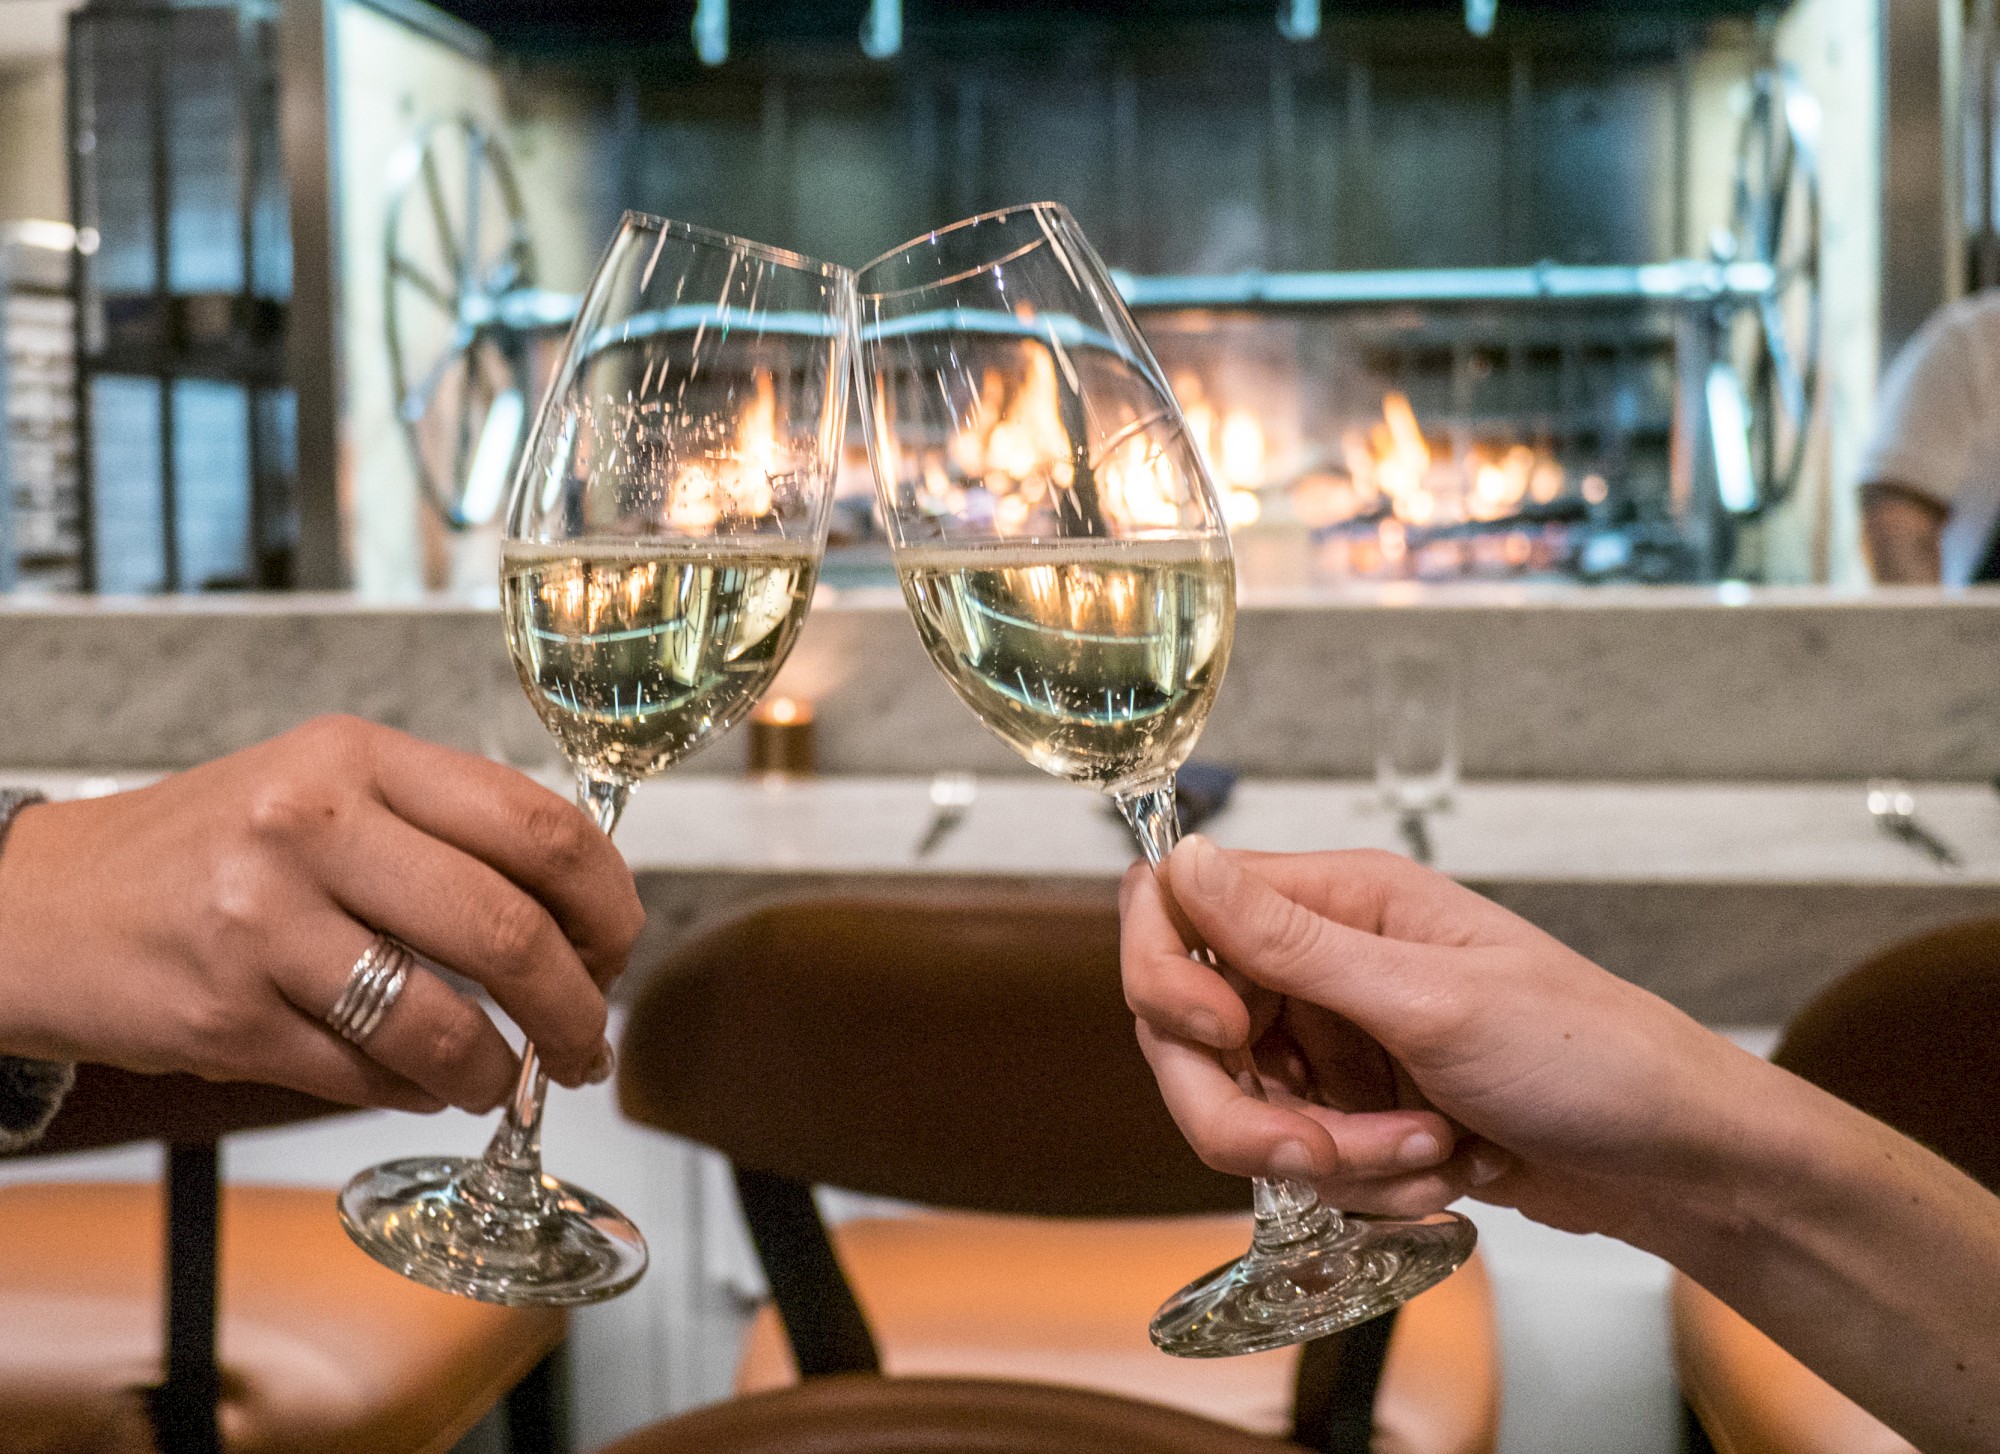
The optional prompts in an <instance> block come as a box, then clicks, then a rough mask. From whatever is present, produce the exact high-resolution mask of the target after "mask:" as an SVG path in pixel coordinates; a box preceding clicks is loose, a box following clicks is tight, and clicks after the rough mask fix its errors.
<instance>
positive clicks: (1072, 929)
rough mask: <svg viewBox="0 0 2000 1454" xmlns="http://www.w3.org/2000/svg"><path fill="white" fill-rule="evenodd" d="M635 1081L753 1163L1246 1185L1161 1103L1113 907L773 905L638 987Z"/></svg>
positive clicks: (917, 1175)
mask: <svg viewBox="0 0 2000 1454" xmlns="http://www.w3.org/2000/svg"><path fill="white" fill-rule="evenodd" d="M618 1094H619V1103H620V1105H621V1106H622V1107H623V1108H624V1110H625V1113H626V1114H627V1115H629V1116H631V1117H632V1118H634V1119H635V1120H638V1121H641V1122H644V1123H645V1124H647V1125H652V1126H657V1127H659V1128H660V1129H661V1130H665V1131H670V1132H673V1133H674V1134H676V1135H680V1136H686V1137H689V1138H691V1139H693V1140H696V1141H700V1142H703V1143H705V1144H706V1145H709V1146H712V1147H714V1148H716V1149H717V1150H719V1151H721V1152H723V1153H724V1154H725V1155H727V1156H728V1157H729V1158H730V1159H731V1160H732V1161H734V1162H735V1163H736V1164H737V1165H738V1166H739V1167H747V1168H754V1169H756V1170H759V1171H766V1172H774V1173H777V1174H778V1175H781V1176H785V1177H789V1178H792V1179H793V1180H796V1181H799V1182H805V1183H820V1184H830V1185H834V1186H842V1187H847V1188H850V1189H852V1190H856V1191H862V1192H869V1193H873V1194H876V1195H881V1196H893V1197H903V1198H907V1199H910V1200H913V1201H919V1202H924V1203H927V1204H929V1205H933V1206H946V1207H958V1208H963V1209H967V1210H976V1211H991V1212H1019V1213H1041V1214H1044V1215H1051V1216H1146V1215H1165V1214H1176V1213H1193V1212H1206V1211H1238V1210H1241V1208H1242V1207H1243V1204H1244V1196H1245V1193H1244V1186H1243V1183H1242V1181H1241V1180H1239V1179H1237V1178H1235V1177H1230V1176H1223V1175H1221V1174H1219V1173H1217V1172H1213V1171H1210V1170H1209V1169H1208V1168H1206V1167H1205V1166H1203V1165H1202V1164H1201V1163H1200V1161H1198V1160H1197V1159H1196V1158H1195V1156H1194V1154H1193V1153H1192V1152H1191V1151H1190V1150H1189V1149H1188V1147H1187V1143H1186V1142H1185V1141H1184V1140H1183V1139H1182V1137H1181V1134H1180V1132H1179V1130H1177V1129H1176V1128H1175V1126H1174V1123H1173V1121H1172V1120H1171V1118H1169V1116H1168V1115H1167V1112H1166V1109H1165V1107H1164V1106H1163V1105H1162V1104H1161V1101H1160V1095H1159V1091H1158V1089H1157V1088H1156V1087H1155V1086H1154V1083H1153V1078H1152V1074H1151V1072H1150V1071H1149V1070H1148V1069H1147V1066H1146V1063H1145V1060H1144V1058H1143V1057H1142V1056H1141V1055H1140V1053H1139V1047H1138V1043H1137V1041H1136V1040H1135V1039H1134V1037H1133V1031H1132V1014H1131V1011H1130V1010H1128V1009H1127V1008H1126V1006H1125V1002H1124V998H1123V995H1122V992H1121V990H1120V988H1119V983H1118V915H1117V911H1116V908H1115V906H1113V905H1112V904H1110V903H1108V902H1107V903H1105V904H1102V905H1092V904H1079V903H1077V902H1076V901H1075V900H1073V899H1067V900H1066V899H1061V898H1056V897H1053V896H1034V895H1017V894H987V895H980V894H971V893H966V892H963V891H960V890H956V889H953V890H950V891H948V892H947V891H939V892H937V893H930V894H914V893H912V894H901V895H882V896H870V897H860V896H856V897H845V896H844V897H830V898H816V899H806V900H798V901H793V902H787V903H780V904H774V905H771V906H769V907H767V908H762V909H758V910H755V911H753V912H751V913H749V914H746V915H745V916H743V917H741V918H738V919H735V920H732V921H730V922H728V923H726V924H723V925H721V926H719V927H717V928H714V929H711V930H709V931H708V932H706V933H704V934H702V935H700V936H699V937H697V938H695V939H693V940H692V941H690V942H688V943H686V944H684V945H683V946H681V947H680V948H679V949H678V950H677V951H675V952H674V953H673V954H672V955H671V956H670V957H669V958H668V959H667V961H666V963H665V964H663V965H662V966H661V967H660V969H659V970H658V972H657V973H655V974H654V975H653V976H652V977H651V979H649V980H648V981H647V982H646V984H645V985H644V986H643V988H642V989H641V990H640V992H639V995H638V997H637V1001H636V1003H635V1004H634V1005H633V1008H632V1014H631V1018H630V1020H629V1021H628V1022H627V1025H626V1029H625V1037H624V1046H623V1050H622V1054H621V1055H620V1058H619V1081H618Z"/></svg>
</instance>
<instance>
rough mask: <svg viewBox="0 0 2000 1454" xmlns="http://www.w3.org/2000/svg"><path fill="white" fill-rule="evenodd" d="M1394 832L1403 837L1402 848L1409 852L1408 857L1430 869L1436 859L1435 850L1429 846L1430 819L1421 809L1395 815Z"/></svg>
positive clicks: (1407, 809)
mask: <svg viewBox="0 0 2000 1454" xmlns="http://www.w3.org/2000/svg"><path fill="white" fill-rule="evenodd" d="M1396 831H1397V832H1398V833H1400V834H1402V835H1403V846H1404V847H1405V848H1407V849H1409V850H1410V857H1412V858H1414V859H1415V860H1416V861H1417V862H1418V863H1421V864H1423V865H1424V867H1426V868H1428V867H1430V865H1431V863H1432V862H1433V861H1434V859H1435V858H1436V850H1435V849H1434V848H1433V847H1432V846H1431V824H1430V818H1429V817H1428V816H1427V815H1426V814H1425V812H1424V810H1423V809H1422V808H1405V809H1404V810H1403V811H1402V812H1400V813H1398V814H1397V815H1396Z"/></svg>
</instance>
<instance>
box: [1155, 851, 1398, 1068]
mask: <svg viewBox="0 0 2000 1454" xmlns="http://www.w3.org/2000/svg"><path fill="white" fill-rule="evenodd" d="M1166 867H1167V877H1168V880H1169V884H1170V887H1171V888H1172V890H1173V896H1174V899H1175V901H1176V902H1177V903H1178V904H1179V906H1180V909H1181V912H1182V913H1183V914H1185V915H1186V916H1187V919H1188V922H1189V923H1190V924H1192V925H1193V927H1194V928H1195V930H1196V931H1197V932H1198V933H1200V935H1201V936H1202V938H1203V939H1205V940H1206V941H1207V942H1208V945H1209V947H1210V948H1211V949H1213V950H1214V951H1215V952H1216V954H1217V955H1218V956H1219V957H1220V958H1221V959H1222V960H1223V961H1224V963H1225V964H1226V965H1227V966H1228V967H1229V968H1230V969H1233V970H1235V971H1236V972H1238V973H1239V974H1241V975H1242V976H1243V977H1244V978H1245V979H1248V980H1251V981H1252V982H1254V983H1256V984H1259V985H1262V986H1263V987H1264V988H1266V989H1270V990H1276V991H1277V992H1278V993H1280V994H1285V995H1290V996H1292V997H1294V998H1296V999H1301V1000H1305V1001H1307V1002H1309V1003H1311V1004H1315V1005H1320V1006H1323V1007H1325V1008H1327V1009H1330V1010H1333V1011H1334V1012H1336V1013H1337V1014H1340V1015H1344V1016H1346V1017H1347V1018H1348V1019H1350V1020H1352V1021H1354V1023H1355V1024H1357V1025H1359V1026H1360V1027H1361V1028H1362V1029H1363V1030H1366V1031H1367V1032H1368V1033H1369V1034H1371V1035H1374V1036H1375V1038H1376V1039H1378V1040H1381V1041H1383V1042H1384V1043H1385V1044H1387V1043H1389V1042H1390V1040H1391V1038H1392V1037H1393V1035H1394V1031H1395V1028H1396V1026H1397V1025H1398V1023H1399V1022H1400V1021H1402V1020H1403V1019H1404V1018H1405V1017H1406V1015H1405V1012H1407V1011H1408V1010H1410V1009H1411V1008H1413V1006H1414V1003H1415V1002H1416V1001H1417V1000H1418V999H1419V997H1420V996H1421V994H1422V993H1423V990H1422V989H1420V988H1419V986H1427V985H1428V984H1429V983H1430V981H1431V980H1432V979H1433V976H1434V974H1435V964H1434V951H1432V950H1431V949H1430V948H1429V947H1428V946H1425V945H1420V944H1410V943H1406V942H1404V941H1402V940H1397V939H1384V938H1382V937H1381V936H1379V935H1376V934H1369V933H1365V932H1363V931H1361V930H1359V929H1352V928H1349V927H1348V926H1347V925H1345V924H1341V923H1337V922H1336V921H1334V920H1332V919H1328V918H1326V917H1324V916H1322V915H1319V914H1315V913H1314V912H1313V911H1312V910H1310V909H1308V908H1306V907H1304V906H1303V905H1301V904H1297V903H1294V902H1293V901H1292V900H1291V899H1288V898H1286V897H1285V896H1284V895H1283V894H1281V893H1279V892H1278V891H1277V890H1276V889H1274V888H1272V887H1271V886H1270V884H1268V883H1267V882H1265V881H1264V880H1263V879H1262V878H1260V877H1258V876H1257V875H1256V874H1253V873H1250V872H1248V871H1246V870H1245V869H1244V868H1243V867H1242V865H1240V864H1238V863H1236V862H1235V861H1234V859H1233V858H1232V856H1231V855H1230V854H1228V853H1225V852H1224V851H1223V850H1222V849H1220V848H1217V847H1216V846H1215V845H1214V844H1213V843H1211V842H1209V841H1208V839H1206V838H1204V837H1202V836H1201V835H1200V834H1198V833H1197V834H1193V835H1191V836H1189V837H1188V838H1186V839H1184V840H1183V841H1182V842H1181V844H1180V846H1179V847H1178V848H1176V849H1175V850H1174V854H1173V857H1172V858H1170V859H1169V860H1168V861H1167V865H1166Z"/></svg>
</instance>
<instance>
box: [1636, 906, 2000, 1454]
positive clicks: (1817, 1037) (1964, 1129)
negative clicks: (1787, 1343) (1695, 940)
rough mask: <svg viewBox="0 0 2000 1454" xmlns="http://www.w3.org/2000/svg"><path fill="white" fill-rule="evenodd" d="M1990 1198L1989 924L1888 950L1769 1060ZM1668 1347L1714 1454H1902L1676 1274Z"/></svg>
mask: <svg viewBox="0 0 2000 1454" xmlns="http://www.w3.org/2000/svg"><path fill="white" fill-rule="evenodd" d="M1772 1058H1773V1059H1774V1060H1776V1062H1777V1063H1778V1064H1780V1065H1782V1066H1784V1067H1785V1068H1786V1069H1788V1070H1791V1071H1793V1072H1794V1073H1796V1074H1798V1075H1800V1076H1803V1077H1804V1078H1805V1079H1807V1080H1809V1081H1812V1082H1813V1083H1814V1084H1815V1085H1818V1086H1820V1087H1822V1088H1823V1089H1825V1090H1828V1091H1831V1092H1832V1093H1833V1094H1834V1095H1837V1096H1839V1097H1841V1099H1843V1100H1845V1101H1848V1102H1850V1103H1851V1104H1853V1105H1856V1106H1859V1107H1860V1108H1861V1109H1862V1110H1864V1111H1866V1112H1868V1113H1869V1114H1870V1115H1872V1116H1875V1117H1877V1118H1879V1119H1880V1120H1883V1121H1886V1122H1887V1123H1888V1124H1890V1125H1892V1126H1894V1127H1895V1128H1896V1129H1897V1130H1899V1131H1901V1132H1903V1133H1904V1134H1905V1135H1907V1136H1910V1137H1913V1138H1914V1139H1916V1140H1918V1141H1921V1142H1923V1144H1924V1145H1926V1146H1928V1147H1929V1148H1930V1149H1931V1150H1933V1151H1935V1152H1937V1153H1938V1154H1939V1155H1940V1156H1943V1157H1944V1158H1945V1159H1946V1160H1948V1161H1951V1162H1953V1163H1955V1164H1956V1165H1957V1166H1959V1167H1960V1168H1961V1169H1963V1170H1964V1171H1965V1172H1966V1173H1967V1174H1968V1175H1970V1176H1972V1177H1974V1178H1976V1179H1977V1180H1978V1181H1980V1182H1981V1183H1982V1184H1983V1185H1985V1186H1987V1187H1989V1188H1991V1189H1994V1190H1996V1191H2000V1122H1996V1120H1995V1118H1994V1114H1993V1107H1994V1105H1995V1104H2000V921H1994V920H1983V921H1980V922H1977V923H1972V924H1961V925H1956V926H1954V927H1952V928H1949V929H1943V930H1940V931H1938V932H1936V933H1933V934H1926V935H1923V936H1922V937H1920V938H1917V939H1912V940H1910V941H1908V942H1907V943H1904V944H1901V945H1898V946H1897V947H1895V948H1893V949H1890V950H1888V951H1887V952H1885V953H1883V954H1881V955H1878V956H1877V957H1876V958H1874V959H1872V960H1870V961H1868V962H1867V963H1866V964H1864V965H1862V966H1861V967H1860V968H1859V969H1856V970H1854V971H1853V972H1852V973H1850V974H1848V975H1847V976H1845V977H1844V978H1842V979H1840V980H1838V981H1836V982H1835V983H1834V984H1833V985H1831V986H1829V987H1828V988H1827V989H1826V990H1824V991H1823V992H1822V993H1821V994H1820V995H1819V996H1818V997H1817V998H1816V999H1814V1000H1813V1001H1812V1003H1810V1004H1809V1005H1807V1006H1806V1007H1805V1009H1803V1010H1801V1011H1800V1012H1799V1014H1798V1015H1797V1016H1796V1017H1795V1018H1794V1019H1793V1021H1792V1023H1791V1025H1790V1026H1789V1027H1788V1028H1787V1029H1786V1032H1785V1037H1784V1039H1783V1041H1782V1042H1781V1043H1780V1044H1779V1046H1778V1049H1777V1052H1776V1054H1775V1055H1774V1056H1773V1057H1772ZM1673 1319H1674V1350H1675V1356H1676V1361H1677V1362H1678V1364H1679V1366H1680V1374H1681V1387H1682V1391H1683V1393H1684V1394H1685V1395H1686V1397H1687V1400H1688V1404H1689V1406H1690V1407H1691V1408H1692V1409H1693V1410H1694V1413H1695V1416H1696V1417H1697V1418H1698V1419H1699V1420H1700V1421H1701V1424H1702V1427H1703V1429H1704V1430H1705V1431H1706V1432H1707V1434H1708V1437H1709V1439H1710V1441H1711V1442H1712V1443H1713V1444H1714V1445H1715V1447H1716V1448H1717V1449H1718V1450H1719V1451H1721V1454H1908V1451H1909V1450H1910V1448H1911V1446H1910V1445H1909V1444H1908V1443H1907V1442H1906V1441H1905V1440H1903V1439H1902V1438H1900V1437H1898V1436H1897V1435H1896V1434H1894V1433H1892V1432H1891V1431H1890V1430H1889V1429H1887V1428H1885V1427H1884V1426H1883V1425H1882V1424H1881V1423H1879V1422H1878V1421H1877V1420H1875V1419H1874V1418H1871V1417H1870V1416H1869V1415H1868V1414H1866V1413H1864V1412H1863V1411H1862V1410H1861V1409H1860V1408H1858V1407H1857V1406H1856V1405H1854V1404H1853V1403H1852V1402H1850V1401H1849V1400H1848V1399H1846V1398H1844V1397H1842V1396H1841V1395H1840V1394H1839V1393H1837V1392H1835V1391H1834V1390H1833V1389H1832V1388H1830V1387H1828V1386H1827V1385H1826V1384H1825V1383H1824V1382H1823V1381H1822V1380H1821V1379H1819V1378H1818V1377H1817V1376H1815V1375H1814V1374H1813V1373H1812V1372H1811V1371H1809V1370H1808V1369H1807V1368H1806V1367H1805V1366H1804V1365H1803V1364H1801V1363H1799V1362H1798V1360H1797V1359H1795V1358H1793V1357H1792V1356H1791V1355H1790V1354H1788V1353H1786V1352H1785V1351H1784V1350H1783V1349H1782V1348H1780V1347H1779V1346H1778V1345H1777V1344H1776V1343H1774V1342H1772V1341H1771V1340H1770V1339H1769V1338H1767V1337H1765V1336H1764V1335H1763V1334H1762V1333H1760V1332H1758V1331H1757V1330H1756V1329H1755V1328H1753V1327H1752V1326H1751V1325H1750V1324H1749V1323H1748V1322H1746V1321H1745V1320H1744V1319H1743V1318H1742V1317H1740V1316H1738V1315H1737V1314H1736V1313H1735V1312H1734V1311H1732V1310H1731V1309H1730V1308H1729V1307H1728V1306H1727V1305H1725V1304H1724V1303H1722V1302H1721V1301H1720V1300H1719V1299H1717V1298H1715V1297H1713V1296H1711V1295H1710V1294H1709V1293H1708V1292H1706V1291H1704V1290H1703V1289H1702V1288H1700V1287H1698V1286H1696V1285H1695V1284H1693V1283H1691V1282H1689V1281H1688V1280H1687V1279H1686V1278H1681V1277H1677V1278H1676V1280H1675V1286H1674V1292H1673Z"/></svg>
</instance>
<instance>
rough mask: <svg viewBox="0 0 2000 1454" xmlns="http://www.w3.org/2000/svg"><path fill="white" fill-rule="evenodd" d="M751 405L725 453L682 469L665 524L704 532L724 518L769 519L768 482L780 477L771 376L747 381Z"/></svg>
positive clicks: (670, 492) (669, 499)
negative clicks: (726, 516)
mask: <svg viewBox="0 0 2000 1454" xmlns="http://www.w3.org/2000/svg"><path fill="white" fill-rule="evenodd" d="M751 389H752V392H751V397H750V402H749V404H748V405H747V406H746V407H745V408H744V410H743V412H742V413H741V414H740V415H738V416H737V420H736V437H735V439H734V440H733V441H732V446H731V448H730V449H729V450H727V451H726V452H723V451H718V452H716V453H715V454H713V455H711V456H710V457H709V458H708V459H705V460H700V461H697V462H695V463H692V464H688V465H684V466H683V467H682V468H681V470H680V472H679V473H678V474H676V475H675V476H674V480H673V484H672V485H671V487H670V488H669V489H668V491H667V520H668V522H669V523H671V524H672V525H674V526H676V527H678V528H679V529H682V530H689V531H697V530H707V529H710V528H711V527H713V526H714V524H715V523H716V521H718V520H720V519H721V518H722V517H723V516H724V515H725V514H728V515H736V516H742V517H745V518H747V519H752V520H754V519H757V518H758V517H760V516H763V515H768V514H770V513H771V506H772V492H771V481H772V479H773V478H775V477H776V476H777V475H779V474H781V473H783V462H782V459H781V457H780V456H781V452H782V446H781V444H780V441H779V439H778V396H777V387H776V385H775V384H774V383H773V381H772V378H771V374H770V371H769V370H767V369H759V370H757V371H756V373H755V374H754V375H752V378H751Z"/></svg>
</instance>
